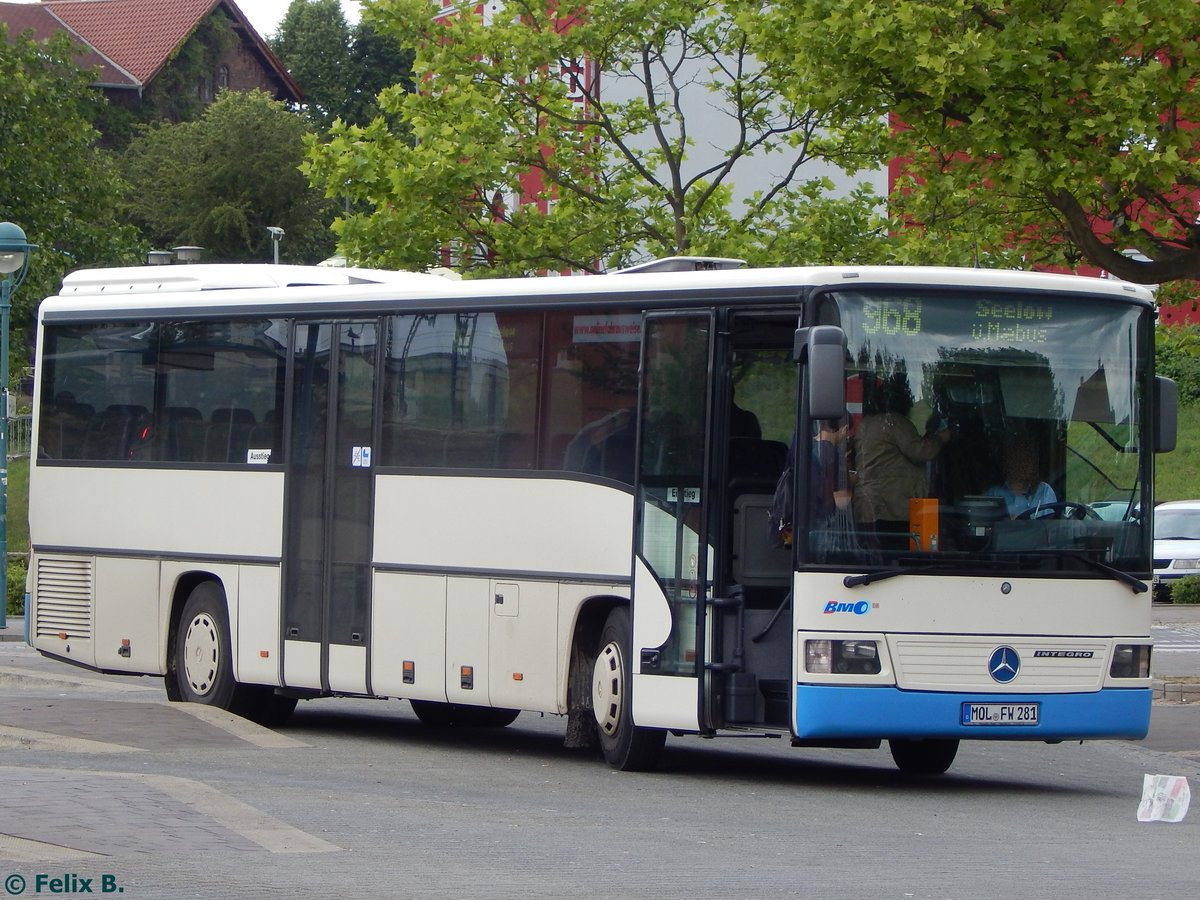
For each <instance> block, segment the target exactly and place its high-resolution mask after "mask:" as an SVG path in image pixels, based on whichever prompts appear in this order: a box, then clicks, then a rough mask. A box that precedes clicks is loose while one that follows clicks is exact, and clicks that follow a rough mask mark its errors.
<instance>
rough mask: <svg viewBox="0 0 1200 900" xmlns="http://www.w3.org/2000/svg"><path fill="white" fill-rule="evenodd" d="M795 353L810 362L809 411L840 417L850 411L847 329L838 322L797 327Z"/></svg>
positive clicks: (798, 358) (801, 360)
mask: <svg viewBox="0 0 1200 900" xmlns="http://www.w3.org/2000/svg"><path fill="white" fill-rule="evenodd" d="M794 356H795V358H796V361H797V362H798V363H800V364H801V365H803V364H805V363H807V364H808V414H809V416H810V417H812V418H814V419H840V418H841V417H842V416H844V415H845V414H846V333H845V332H844V331H842V329H840V328H838V327H837V326H836V325H814V326H812V327H811V328H800V329H797V331H796V343H795V346H794Z"/></svg>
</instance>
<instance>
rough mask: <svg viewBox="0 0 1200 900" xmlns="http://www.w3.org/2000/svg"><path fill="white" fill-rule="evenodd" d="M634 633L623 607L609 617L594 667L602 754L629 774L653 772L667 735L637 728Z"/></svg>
mask: <svg viewBox="0 0 1200 900" xmlns="http://www.w3.org/2000/svg"><path fill="white" fill-rule="evenodd" d="M632 645H633V630H632V628H631V627H630V624H629V613H628V612H627V611H626V609H625V607H623V606H619V607H617V608H616V609H614V610H613V611H612V612H610V613H609V614H608V619H607V620H606V621H605V623H604V628H603V629H602V630H601V631H600V641H599V644H598V646H597V647H596V653H595V662H594V664H593V666H592V712H593V714H594V715H595V717H596V726H597V731H598V733H599V736H600V750H601V752H603V754H604V759H605V760H606V761H607V762H608V764H609V765H610V766H612V767H613V768H615V769H620V770H622V771H625V772H642V771H647V770H649V769H653V768H654V767H655V766H656V765H657V764H658V760H659V757H660V756H661V755H662V749H663V745H664V744H665V743H666V740H667V733H666V731H664V730H662V729H659V728H642V727H639V726H637V725H634V724H633V708H632V706H633V704H632V699H633V698H632V696H631V695H630V690H629V689H630V687H631V685H632V684H633V670H632V668H631V665H630V661H629V654H630V652H631V650H630V647H631V646H632Z"/></svg>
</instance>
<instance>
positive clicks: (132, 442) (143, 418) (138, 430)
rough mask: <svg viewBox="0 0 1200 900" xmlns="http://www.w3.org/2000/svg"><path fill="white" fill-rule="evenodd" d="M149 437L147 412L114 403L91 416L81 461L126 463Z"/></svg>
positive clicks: (139, 407) (148, 416) (134, 405)
mask: <svg viewBox="0 0 1200 900" xmlns="http://www.w3.org/2000/svg"><path fill="white" fill-rule="evenodd" d="M149 437H150V411H149V410H148V409H146V407H144V406H140V405H138V404H136V403H114V404H112V405H111V406H108V407H107V408H105V409H104V410H103V411H102V412H100V413H99V414H97V415H96V416H94V417H93V418H92V420H91V423H90V424H89V425H88V431H87V434H86V435H85V436H84V439H83V454H82V457H83V458H84V459H130V458H131V457H132V456H134V455H135V454H138V453H139V452H140V451H141V450H142V449H144V442H145V441H146V440H147V439H148V438H149Z"/></svg>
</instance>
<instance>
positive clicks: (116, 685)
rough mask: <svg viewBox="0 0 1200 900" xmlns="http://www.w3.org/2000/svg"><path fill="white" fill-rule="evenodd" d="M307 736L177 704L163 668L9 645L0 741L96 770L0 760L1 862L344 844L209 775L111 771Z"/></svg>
mask: <svg viewBox="0 0 1200 900" xmlns="http://www.w3.org/2000/svg"><path fill="white" fill-rule="evenodd" d="M304 746H305V745H304V744H303V742H301V741H297V740H295V739H293V738H289V737H287V736H285V735H279V734H276V733H274V732H272V731H270V730H268V729H265V728H260V727H259V726H257V725H254V724H253V723H251V722H247V721H246V720H244V719H241V718H238V717H237V716H233V715H230V714H229V713H226V712H223V711H221V710H214V709H207V708H205V707H199V706H195V705H193V704H172V703H168V702H167V700H166V696H165V693H164V692H163V690H162V685H161V680H159V679H125V678H117V677H105V676H100V675H96V674H94V673H89V672H87V671H85V670H78V671H77V670H73V669H69V668H67V669H64V668H63V667H62V666H60V665H56V664H55V663H53V662H51V661H48V660H44V659H42V658H41V657H39V656H38V655H37V654H36V653H34V652H33V651H32V650H31V649H29V648H28V647H25V646H23V645H20V646H13V645H11V644H10V645H7V646H6V647H5V651H4V653H3V654H2V656H0V751H4V750H26V751H34V752H36V753H37V754H38V759H53V760H56V761H61V760H64V759H66V760H70V759H72V758H77V759H80V760H81V762H82V763H83V764H85V765H94V766H95V769H91V770H89V769H84V768H66V767H54V766H49V765H48V766H45V767H42V766H37V765H32V766H24V765H0V862H7V863H38V862H41V863H49V862H54V861H59V860H72V859H75V860H84V859H90V858H106V857H114V856H117V855H121V856H126V857H128V856H129V855H130V854H133V855H135V856H136V855H140V854H146V855H153V854H166V853H172V852H182V851H186V852H187V853H189V854H197V853H199V854H204V853H207V852H216V853H261V852H272V853H319V852H330V851H335V850H338V849H339V848H338V847H337V846H335V845H334V844H331V843H329V842H327V841H324V840H322V839H320V838H317V837H314V836H311V835H309V834H307V833H306V832H304V831H302V830H300V829H298V828H294V827H292V826H290V825H287V824H285V823H283V822H280V821H278V820H277V819H274V818H272V817H271V816H269V815H266V814H264V813H262V812H261V811H259V810H257V809H255V808H254V807H252V806H250V805H249V804H246V803H244V802H242V801H240V800H238V799H237V798H235V797H233V796H230V795H229V794H227V793H225V792H223V791H221V790H218V789H216V788H214V787H211V786H209V785H207V784H204V783H203V782H200V781H197V780H194V779H189V778H181V777H176V776H170V775H155V774H143V773H136V772H133V773H131V772H125V771H106V768H107V766H108V765H113V764H114V763H115V762H116V761H117V760H119V759H128V758H129V757H131V756H136V754H139V753H143V752H147V751H161V752H169V751H172V750H177V749H179V748H180V747H186V748H187V749H188V751H189V752H202V751H205V750H210V751H222V750H224V751H234V752H236V751H238V750H243V749H244V750H245V751H246V752H255V751H257V750H261V749H264V748H288V747H293V748H300V747H304ZM85 757H86V759H85ZM16 758H17V757H10V758H9V759H10V761H11V760H15V759H16ZM90 760H94V761H95V762H94V763H93V762H91V761H90ZM114 768H116V766H115V765H114Z"/></svg>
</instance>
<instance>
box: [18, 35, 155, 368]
mask: <svg viewBox="0 0 1200 900" xmlns="http://www.w3.org/2000/svg"><path fill="white" fill-rule="evenodd" d="M91 80H92V79H91V76H90V74H89V73H86V72H84V71H83V70H81V69H80V68H79V66H78V65H77V63H76V60H75V50H74V48H73V47H72V45H71V42H70V41H69V40H68V38H67V37H66V35H57V36H55V37H54V38H52V39H50V40H49V41H46V42H40V43H39V42H36V41H34V40H32V39H31V38H30V37H29V36H28V35H21V36H17V37H16V38H15V39H13V40H11V41H10V40H9V39H8V35H7V29H6V27H5V26H4V25H3V24H0V134H3V135H4V140H3V142H0V220H7V221H12V222H15V223H16V224H18V225H19V226H21V228H22V229H24V231H25V234H26V237H27V239H28V240H29V241H30V242H31V243H34V244H37V245H38V249H37V250H36V251H35V254H34V256H33V258H32V262H31V267H30V271H29V276H28V278H27V280H26V282H25V284H24V286H23V287H22V288H21V289H20V290H19V291H17V292H15V294H14V295H13V312H12V324H13V326H14V335H13V336H14V346H16V344H17V341H19V340H20V332H21V330H22V329H24V328H27V327H28V326H29V325H30V324H31V323H32V321H33V315H34V311H35V309H36V308H37V303H38V301H40V300H41V298H42V297H45V296H46V295H48V294H50V293H53V292H54V291H56V290H57V289H58V282H59V280H60V279H61V278H62V276H63V274H64V273H65V272H66V271H67V270H68V269H74V268H78V267H80V266H84V265H93V266H95V265H112V264H116V263H121V262H129V261H131V260H133V259H134V258H135V254H136V251H137V246H138V244H137V233H136V232H135V231H134V230H133V229H132V228H130V227H129V226H128V225H127V224H125V223H123V222H122V221H121V220H120V219H119V218H118V215H117V203H116V198H117V197H118V195H119V179H118V177H117V175H116V172H115V167H114V166H113V164H112V160H111V159H110V157H109V156H108V155H107V154H105V153H103V152H101V151H99V150H97V148H96V140H97V138H98V134H97V132H96V130H95V128H93V127H92V125H91V121H92V118H93V115H94V114H95V110H96V107H97V104H103V102H104V101H103V99H102V98H101V97H100V96H99V94H98V93H96V92H94V91H93V90H92V89H91V87H90V83H91ZM18 358H20V357H18Z"/></svg>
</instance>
